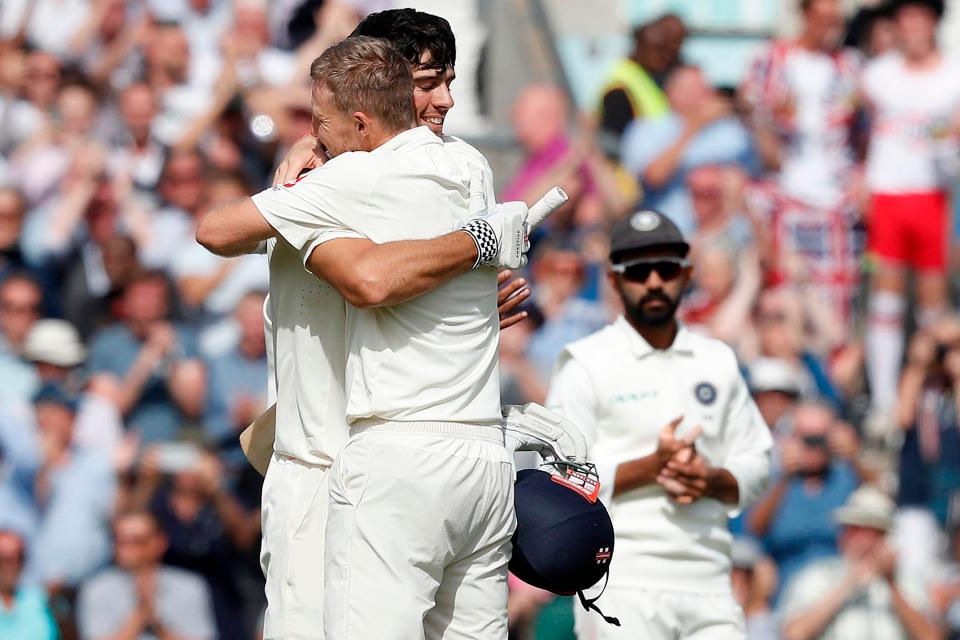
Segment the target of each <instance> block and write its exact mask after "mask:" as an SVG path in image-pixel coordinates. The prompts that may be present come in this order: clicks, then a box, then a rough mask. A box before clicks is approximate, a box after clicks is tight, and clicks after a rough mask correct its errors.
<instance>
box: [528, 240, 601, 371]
mask: <svg viewBox="0 0 960 640" xmlns="http://www.w3.org/2000/svg"><path fill="white" fill-rule="evenodd" d="M584 266H585V265H584V260H583V256H581V255H580V253H579V252H578V251H577V250H576V248H575V247H573V246H571V245H569V244H564V243H557V242H552V241H550V240H543V241H541V242H540V244H539V246H538V247H537V250H536V254H535V255H534V259H533V264H532V267H531V271H532V274H533V281H534V282H535V283H536V286H535V287H534V289H533V297H532V299H533V302H534V304H536V305H537V309H538V310H539V311H540V313H541V314H542V315H543V324H542V325H541V326H540V327H539V328H538V329H537V330H536V331H535V332H534V333H533V335H532V336H530V340H529V342H528V343H527V358H529V360H530V362H531V364H532V365H533V367H534V369H535V370H536V371H537V373H538V374H539V376H540V382H541V384H544V385H545V384H546V383H547V382H548V381H549V380H550V374H551V372H552V371H553V365H554V364H555V363H556V361H557V356H559V355H560V352H561V351H563V349H564V347H566V345H567V344H568V343H570V342H573V341H574V340H579V339H580V338H583V337H584V336H587V335H590V334H591V333H593V332H595V331H598V330H599V329H600V328H602V327H603V326H604V325H605V324H606V323H607V312H606V310H605V309H604V308H603V307H602V306H600V305H599V304H597V303H595V302H590V301H588V300H585V299H583V298H581V297H579V295H578V294H579V292H580V290H581V288H582V287H583V284H584V275H585V272H584Z"/></svg>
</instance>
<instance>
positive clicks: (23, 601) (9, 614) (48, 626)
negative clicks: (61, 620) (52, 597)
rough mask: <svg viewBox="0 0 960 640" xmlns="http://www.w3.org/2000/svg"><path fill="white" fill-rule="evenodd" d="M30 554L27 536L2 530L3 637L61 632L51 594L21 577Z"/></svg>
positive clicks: (44, 637)
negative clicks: (54, 612)
mask: <svg viewBox="0 0 960 640" xmlns="http://www.w3.org/2000/svg"><path fill="white" fill-rule="evenodd" d="M26 557H27V553H26V542H25V541H24V539H23V538H22V537H20V535H19V534H17V533H14V532H13V531H4V530H0V638H10V639H11V640H15V639H19V638H23V639H24V640H26V639H28V638H29V640H56V639H57V638H58V637H59V633H58V632H57V626H56V624H55V623H54V620H53V615H52V614H51V613H50V607H49V606H48V605H47V594H46V593H44V592H43V589H41V588H39V587H37V586H30V585H25V584H23V581H22V580H21V578H22V576H23V566H24V561H25V560H26Z"/></svg>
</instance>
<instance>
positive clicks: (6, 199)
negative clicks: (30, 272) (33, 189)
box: [0, 187, 27, 282]
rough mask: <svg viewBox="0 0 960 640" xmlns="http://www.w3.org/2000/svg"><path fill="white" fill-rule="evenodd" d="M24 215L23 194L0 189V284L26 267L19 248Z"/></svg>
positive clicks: (7, 188) (3, 188)
mask: <svg viewBox="0 0 960 640" xmlns="http://www.w3.org/2000/svg"><path fill="white" fill-rule="evenodd" d="M26 213H27V202H26V200H25V199H24V197H23V194H21V193H20V192H19V191H17V190H16V189H13V188H10V187H0V282H2V281H3V280H4V279H5V278H6V276H7V275H9V274H10V273H12V272H14V271H18V270H20V269H24V268H26V266H27V264H26V260H25V258H24V256H23V249H22V247H21V234H22V233H23V221H24V217H25V216H26Z"/></svg>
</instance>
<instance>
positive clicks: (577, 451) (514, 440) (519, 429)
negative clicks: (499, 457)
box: [503, 402, 587, 463]
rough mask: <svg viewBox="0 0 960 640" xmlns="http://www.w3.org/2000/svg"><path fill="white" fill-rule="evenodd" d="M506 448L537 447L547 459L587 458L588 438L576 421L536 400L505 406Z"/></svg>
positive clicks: (579, 460) (584, 460)
mask: <svg viewBox="0 0 960 640" xmlns="http://www.w3.org/2000/svg"><path fill="white" fill-rule="evenodd" d="M503 435H504V442H505V444H506V447H507V450H508V451H510V452H514V451H536V452H537V453H539V454H540V456H541V457H542V458H543V459H544V460H559V461H564V460H572V461H574V462H578V463H583V462H586V460H587V441H586V440H585V439H584V437H583V433H581V431H580V429H579V428H578V427H577V425H575V424H573V422H571V421H570V420H568V419H567V418H565V417H563V416H562V415H560V414H559V413H556V412H555V411H550V410H549V409H547V408H546V407H544V406H542V405H539V404H537V403H535V402H528V403H527V404H525V405H515V404H514V405H508V406H506V407H504V408H503Z"/></svg>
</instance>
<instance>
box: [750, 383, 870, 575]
mask: <svg viewBox="0 0 960 640" xmlns="http://www.w3.org/2000/svg"><path fill="white" fill-rule="evenodd" d="M858 453H859V442H858V441H857V436H856V433H855V432H854V431H853V429H852V428H851V427H849V426H845V425H841V424H840V423H838V422H837V419H836V416H835V415H834V413H833V410H832V409H830V408H829V407H827V406H825V405H821V404H815V403H810V402H804V403H801V404H800V405H799V406H798V407H797V408H796V409H795V410H794V412H793V425H792V431H791V433H790V435H789V436H788V437H787V438H786V439H784V440H783V441H782V443H781V445H780V464H779V468H780V471H781V474H780V476H779V478H777V479H776V480H775V481H773V482H772V483H771V486H770V488H769V489H768V490H767V492H766V494H765V495H764V497H763V498H761V499H760V501H759V502H757V504H756V505H755V506H754V508H753V510H752V511H751V513H750V514H749V516H748V518H747V526H748V530H749V532H750V533H752V534H753V535H755V536H757V537H759V538H761V539H762V540H763V545H764V547H765V548H766V550H767V552H768V553H769V554H770V556H771V557H772V558H773V560H774V562H776V563H777V568H778V570H779V572H780V588H781V589H782V588H783V586H784V585H786V584H788V583H789V582H790V580H791V578H793V576H794V575H796V573H797V572H798V571H799V570H800V569H802V568H803V567H805V566H807V565H808V564H809V563H810V562H812V561H814V560H816V559H819V558H824V557H829V556H833V555H836V553H837V547H836V537H837V529H836V526H835V525H834V524H833V523H832V522H831V521H830V519H829V517H827V514H829V513H830V512H831V511H832V510H833V509H835V508H836V507H839V506H840V505H842V504H843V503H844V501H845V500H846V499H847V498H848V497H849V496H850V494H852V493H853V491H854V490H855V489H856V488H857V485H858V484H859V482H860V481H859V476H858V470H857V469H858V467H857V454H858Z"/></svg>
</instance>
